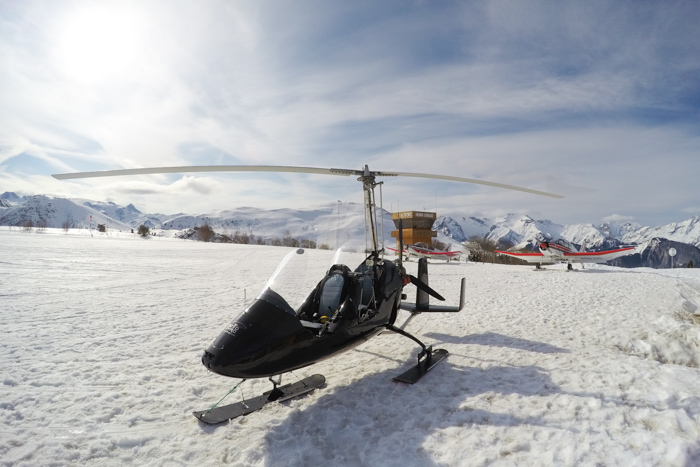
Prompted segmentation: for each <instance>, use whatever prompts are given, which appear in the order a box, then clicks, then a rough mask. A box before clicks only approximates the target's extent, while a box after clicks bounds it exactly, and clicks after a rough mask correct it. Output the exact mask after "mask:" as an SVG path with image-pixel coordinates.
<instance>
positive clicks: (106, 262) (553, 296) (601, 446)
mask: <svg viewBox="0 0 700 467" xmlns="http://www.w3.org/2000/svg"><path fill="white" fill-rule="evenodd" d="M80 232H81V231H71V232H69V234H68V235H66V234H64V232H62V231H60V230H58V231H55V232H52V231H47V232H45V233H44V234H27V233H21V232H17V231H15V232H10V231H8V230H2V229H0V252H1V255H0V284H2V288H0V294H1V295H2V307H1V308H0V361H2V362H3V364H2V366H1V367H0V372H2V375H1V379H0V381H2V388H3V396H2V400H1V401H0V420H1V423H2V428H0V433H1V434H0V461H1V463H2V465H4V466H13V467H15V466H32V467H34V466H44V465H65V464H77V465H88V466H91V465H100V466H121V465H128V464H132V465H205V466H219V465H228V464H232V465H246V466H248V465H252V466H277V465H280V466H287V465H382V466H384V465H390V466H392V465H395V466H402V467H405V466H431V465H432V466H443V465H444V466H453V465H537V466H551V465H555V466H559V465H577V466H579V465H583V466H589V465H590V466H594V465H625V466H627V465H663V466H689V465H698V464H699V463H700V441H699V440H700V385H699V384H698V381H699V380H700V370H699V369H698V366H699V365H700V316H698V313H699V312H698V307H699V306H700V270H698V269H691V270H689V269H684V270H678V269H676V270H651V269H644V268H641V269H634V270H627V269H617V268H613V267H607V266H590V267H589V266H587V267H586V269H585V270H578V271H576V272H573V273H567V272H565V271H564V270H563V269H562V268H560V267H551V268H548V269H547V270H545V271H540V272H534V271H533V270H532V269H531V268H529V267H517V266H504V265H490V264H471V263H469V264H465V263H459V264H458V263H451V264H443V263H436V264H431V266H430V268H431V271H430V274H431V277H430V284H431V286H432V287H434V288H435V289H437V290H438V291H440V292H441V293H443V294H444V295H445V296H446V298H447V301H448V302H451V303H455V302H456V300H457V295H458V284H459V280H460V278H461V277H466V278H467V283H468V287H467V288H468V291H469V293H468V295H467V310H466V311H464V312H462V313H460V314H457V315H455V314H450V315H425V314H424V315H421V316H420V317H418V318H416V319H415V320H414V321H413V322H412V323H411V324H410V325H409V327H408V328H407V330H408V331H410V332H412V333H414V334H416V335H417V336H418V337H419V338H421V339H424V340H425V341H426V342H428V343H434V344H436V345H438V346H440V347H444V348H446V349H448V350H449V351H450V355H449V356H448V358H447V360H446V361H445V362H443V363H441V364H440V365H439V366H438V367H436V368H435V369H434V370H433V371H432V372H431V373H430V374H429V375H427V376H426V377H425V378H424V379H423V380H422V381H420V382H419V383H418V384H416V385H413V386H407V385H403V384H399V383H394V382H392V380H391V378H392V377H393V376H394V375H396V374H398V373H400V372H401V371H403V370H404V369H406V368H408V366H410V365H411V363H412V359H413V358H415V355H416V353H417V351H418V347H417V346H416V345H415V344H414V343H413V342H411V341H410V340H408V339H406V338H404V337H401V336H398V335H390V334H384V335H381V336H378V337H376V338H374V339H372V340H370V341H369V342H367V343H366V344H364V345H362V346H360V347H358V348H357V349H355V350H352V351H350V352H348V353H346V354H344V356H341V357H338V358H333V359H330V360H327V361H325V362H322V363H319V364H317V365H314V366H312V367H309V368H306V369H303V370H299V371H296V372H295V374H296V376H289V377H288V378H287V380H288V381H293V380H296V377H299V378H301V377H304V376H306V375H310V374H313V373H322V374H324V375H325V376H326V378H327V383H326V386H325V387H323V388H321V389H319V390H317V391H315V392H314V393H312V394H309V395H307V396H306V397H302V398H299V399H295V400H291V401H288V402H284V403H281V404H272V405H268V406H267V407H265V408H264V409H263V410H262V411H260V412H257V413H254V414H252V415H249V416H248V417H245V418H242V419H239V420H236V421H233V422H231V423H228V424H223V425H221V426H216V427H210V426H205V425H202V424H200V423H199V422H197V421H196V419H194V417H193V416H192V415H191V412H192V411H193V410H199V409H206V408H208V407H211V406H212V405H213V404H214V403H216V401H218V400H219V399H220V398H221V397H223V396H224V395H225V394H226V393H227V392H228V391H229V390H230V389H231V388H232V387H233V386H234V385H235V384H236V383H238V380H232V379H228V378H224V377H221V376H218V375H214V374H211V373H208V372H207V371H206V369H205V368H204V367H203V366H202V365H201V362H200V357H201V354H202V351H203V349H204V348H205V347H206V346H207V345H209V344H210V343H211V341H212V340H213V339H214V337H215V336H216V335H217V334H218V333H219V331H220V330H221V329H222V328H223V327H224V326H225V325H226V324H227V323H228V322H229V321H230V320H231V319H232V318H233V317H235V315H236V314H237V313H239V312H240V311H241V310H242V308H243V307H244V305H245V302H244V297H245V296H247V298H248V299H250V297H252V296H254V295H255V294H256V293H257V292H258V291H259V289H260V288H261V287H262V285H263V284H264V282H265V281H266V279H267V277H268V276H269V274H271V273H272V271H273V270H274V269H275V267H276V265H277V263H278V261H279V260H281V259H282V258H283V257H284V255H285V254H286V252H287V251H288V249H286V248H275V247H264V246H253V245H232V244H207V243H200V242H190V241H183V240H172V239H159V238H154V237H150V238H146V239H141V238H138V237H137V236H133V235H131V234H125V233H112V234H110V235H111V236H109V235H95V236H94V237H77V236H75V235H73V234H75V233H80ZM332 253H333V252H322V251H316V252H314V254H317V255H332ZM327 260H329V258H322V257H321V256H318V262H319V263H320V264H323V263H324V262H325V261H327ZM407 266H408V267H409V268H413V267H415V263H411V264H408V265H407ZM409 272H413V273H415V271H414V270H412V269H409ZM407 292H408V293H409V296H412V295H413V293H414V291H413V290H412V289H408V288H407ZM402 317H403V315H402ZM268 386H269V383H268V382H267V381H258V380H251V381H247V382H245V383H243V384H242V385H241V386H240V387H239V388H238V389H236V390H235V391H234V392H233V393H232V394H231V395H229V396H228V397H227V399H225V401H224V403H226V402H229V401H235V400H240V398H241V397H252V396H253V395H255V394H257V393H260V392H262V391H264V390H267V389H268Z"/></svg>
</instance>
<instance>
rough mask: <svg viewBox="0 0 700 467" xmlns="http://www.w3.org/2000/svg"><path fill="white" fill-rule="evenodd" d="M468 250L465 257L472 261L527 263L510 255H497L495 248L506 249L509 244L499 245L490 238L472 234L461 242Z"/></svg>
mask: <svg viewBox="0 0 700 467" xmlns="http://www.w3.org/2000/svg"><path fill="white" fill-rule="evenodd" d="M463 245H464V246H465V247H466V248H467V249H468V250H469V256H468V257H467V259H468V260H469V261H471V262H474V263H498V264H527V262H526V261H523V260H520V259H517V258H513V257H512V256H506V255H499V254H498V253H496V250H499V249H501V250H502V249H507V248H509V247H510V246H511V245H505V246H499V245H498V244H497V243H496V242H494V241H492V240H487V239H486V238H482V237H478V236H473V237H469V240H467V241H466V242H464V244H463Z"/></svg>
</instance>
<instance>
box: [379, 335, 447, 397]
mask: <svg viewBox="0 0 700 467" xmlns="http://www.w3.org/2000/svg"><path fill="white" fill-rule="evenodd" d="M387 329H389V330H390V331H393V332H395V333H397V334H401V335H402V336H405V337H408V338H409V339H411V340H413V341H415V342H417V343H418V344H419V345H420V346H421V347H422V348H423V350H421V352H420V353H419V354H418V363H417V364H416V365H415V366H413V367H411V368H409V369H408V370H407V371H405V372H403V373H401V374H400V375H398V376H396V377H394V381H397V382H401V383H407V384H414V383H416V382H418V380H420V379H421V378H422V377H423V376H424V375H425V374H426V373H427V372H429V371H430V370H432V369H433V368H434V367H435V365H437V364H438V363H440V362H441V361H443V360H444V359H445V357H447V353H448V352H447V350H445V349H435V350H433V346H432V345H431V346H430V347H426V346H425V344H423V343H422V342H421V341H420V340H418V339H417V338H416V337H415V336H412V335H411V334H409V333H407V332H406V331H404V330H403V329H400V328H397V327H395V326H393V325H390V326H387Z"/></svg>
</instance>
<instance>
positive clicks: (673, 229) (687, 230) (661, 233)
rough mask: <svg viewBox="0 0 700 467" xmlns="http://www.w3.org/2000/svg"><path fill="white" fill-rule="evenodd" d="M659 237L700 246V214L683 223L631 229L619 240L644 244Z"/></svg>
mask: <svg viewBox="0 0 700 467" xmlns="http://www.w3.org/2000/svg"><path fill="white" fill-rule="evenodd" d="M659 237H661V238H668V239H669V240H674V241H676V242H682V243H688V244H690V245H695V246H700V214H698V215H696V216H694V217H693V218H691V219H688V220H685V221H683V222H673V223H671V224H667V225H662V226H660V227H639V228H637V229H630V230H629V231H627V232H624V233H623V235H621V236H620V237H618V238H620V239H621V240H622V241H623V242H635V243H642V242H646V241H649V240H651V239H652V238H659Z"/></svg>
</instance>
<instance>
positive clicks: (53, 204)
mask: <svg viewBox="0 0 700 467" xmlns="http://www.w3.org/2000/svg"><path fill="white" fill-rule="evenodd" d="M97 224H104V225H105V226H106V227H107V228H109V229H118V230H129V229H131V226H130V225H127V224H125V223H123V222H120V221H118V220H115V219H113V218H111V217H110V216H108V215H106V214H104V213H102V212H100V211H98V210H97V209H94V208H92V207H89V206H85V205H82V204H78V203H76V202H75V201H72V200H69V199H65V198H54V197H51V196H44V195H35V196H30V197H29V198H28V199H27V200H26V201H24V202H22V203H21V204H17V205H15V206H12V207H10V208H6V209H4V210H2V211H0V225H11V226H30V225H31V226H35V227H53V228H64V227H67V228H90V227H93V228H94V227H95V226H96V225H97Z"/></svg>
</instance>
